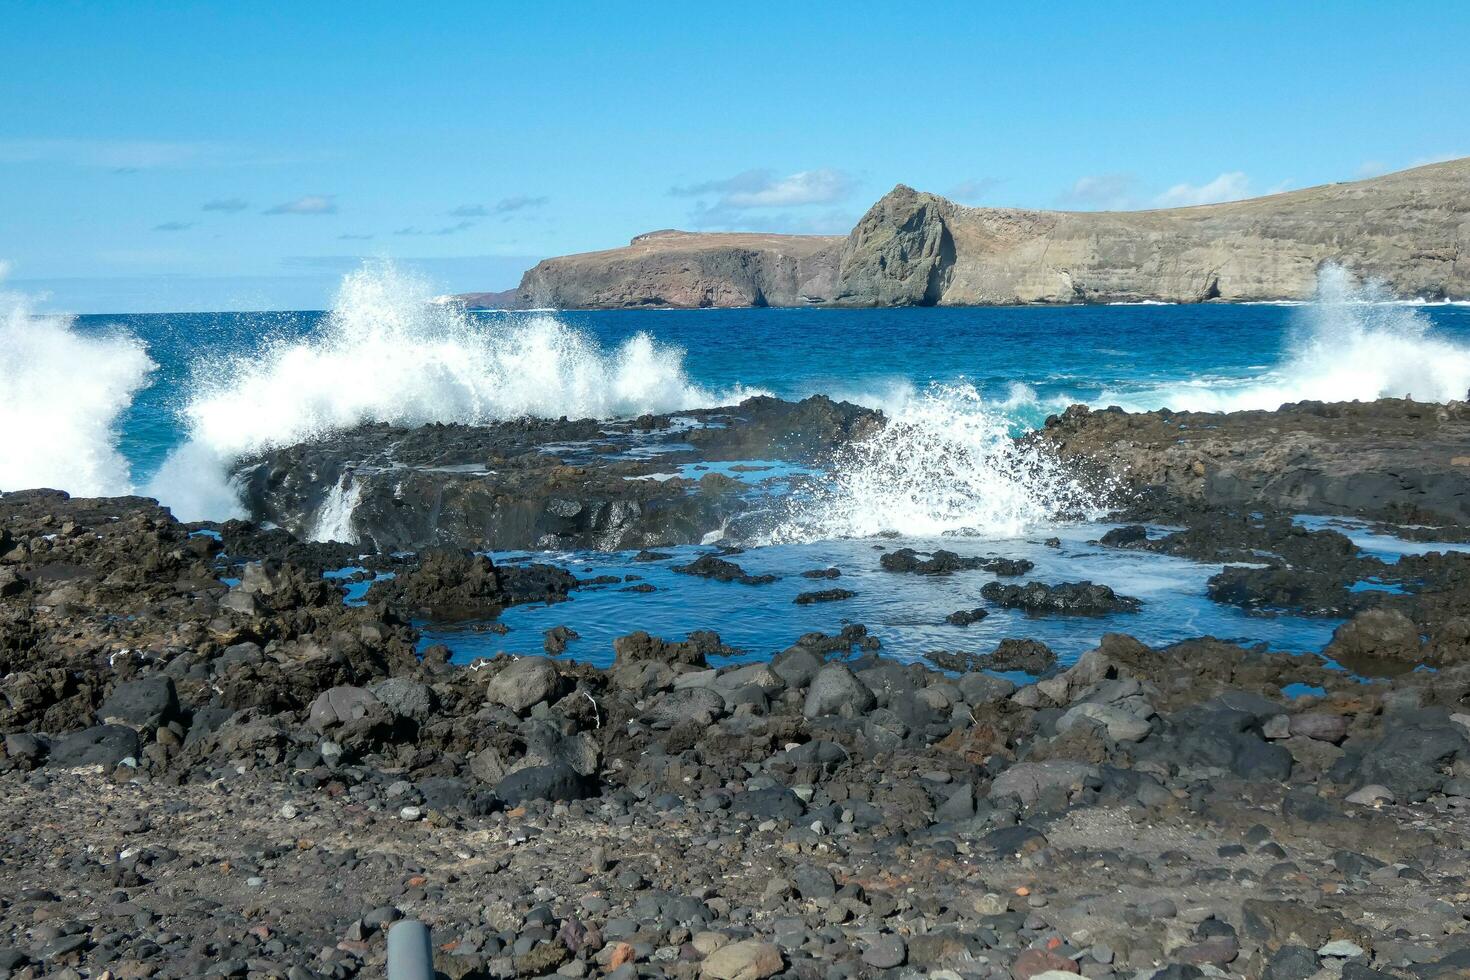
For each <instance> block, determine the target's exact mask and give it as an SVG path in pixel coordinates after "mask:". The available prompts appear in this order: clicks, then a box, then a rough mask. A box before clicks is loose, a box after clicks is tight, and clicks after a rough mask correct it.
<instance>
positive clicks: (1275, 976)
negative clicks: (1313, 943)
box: [1261, 946, 1318, 980]
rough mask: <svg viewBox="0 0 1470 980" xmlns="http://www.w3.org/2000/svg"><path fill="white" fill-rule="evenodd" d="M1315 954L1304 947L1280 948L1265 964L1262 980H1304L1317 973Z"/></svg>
mask: <svg viewBox="0 0 1470 980" xmlns="http://www.w3.org/2000/svg"><path fill="white" fill-rule="evenodd" d="M1317 965H1318V959H1317V953H1316V952H1315V951H1314V950H1311V949H1308V948H1307V947H1305V946H1282V947H1281V948H1280V949H1278V950H1277V951H1276V952H1275V953H1273V954H1272V955H1271V958H1270V959H1269V960H1268V961H1267V962H1266V969H1265V972H1263V973H1262V974H1261V976H1262V978H1263V980H1306V978H1307V977H1310V976H1312V975H1313V974H1314V973H1316V972H1317Z"/></svg>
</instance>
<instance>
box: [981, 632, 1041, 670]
mask: <svg viewBox="0 0 1470 980" xmlns="http://www.w3.org/2000/svg"><path fill="white" fill-rule="evenodd" d="M979 665H980V667H981V668H983V669H986V670H1021V671H1025V672H1026V673H1028V674H1044V673H1046V672H1047V671H1049V670H1051V669H1052V668H1054V667H1055V666H1056V665H1057V655H1056V651H1054V650H1052V648H1051V647H1049V646H1047V645H1046V644H1045V643H1042V642H1041V641H1040V640H1019V639H1016V638H1014V637H1006V638H1005V639H1003V640H1001V641H1000V643H998V644H996V647H995V652H994V653H991V654H987V655H986V656H984V657H981V658H980V664H979Z"/></svg>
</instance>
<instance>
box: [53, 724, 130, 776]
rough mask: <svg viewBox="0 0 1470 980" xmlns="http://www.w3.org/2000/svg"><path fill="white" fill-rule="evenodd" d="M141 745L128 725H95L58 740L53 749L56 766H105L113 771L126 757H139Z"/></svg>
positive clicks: (54, 764)
mask: <svg viewBox="0 0 1470 980" xmlns="http://www.w3.org/2000/svg"><path fill="white" fill-rule="evenodd" d="M141 749H142V746H141V744H140V743H139V741H138V733H137V732H136V731H134V730H133V729H131V728H129V727H128V726H127V725H95V726H93V727H92V728H87V729H84V730H82V731H80V732H73V733H72V734H70V735H65V736H63V737H62V738H60V739H58V740H57V741H56V742H54V743H53V744H52V746H51V757H50V762H51V764H52V765H53V766H61V767H63V768H68V769H70V768H75V767H77V766H104V767H107V768H112V767H113V766H116V765H117V764H118V763H119V762H122V760H124V759H127V758H137V757H138V753H139V751H141Z"/></svg>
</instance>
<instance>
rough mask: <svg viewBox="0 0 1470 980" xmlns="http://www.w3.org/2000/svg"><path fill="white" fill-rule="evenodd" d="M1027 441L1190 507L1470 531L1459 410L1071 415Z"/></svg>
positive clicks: (1073, 411) (1469, 458) (1363, 406)
mask: <svg viewBox="0 0 1470 980" xmlns="http://www.w3.org/2000/svg"><path fill="white" fill-rule="evenodd" d="M1033 438H1034V439H1035V440H1036V441H1037V442H1039V443H1042V444H1045V445H1047V446H1049V447H1051V448H1052V449H1053V450H1054V451H1056V452H1057V453H1058V455H1060V456H1061V457H1062V458H1063V459H1064V460H1069V461H1072V462H1074V463H1076V464H1078V465H1079V466H1082V467H1084V468H1091V469H1093V470H1094V471H1095V472H1097V471H1101V472H1102V473H1105V474H1107V475H1108V476H1110V477H1113V478H1118V479H1122V480H1123V481H1125V482H1126V483H1127V484H1128V485H1129V486H1131V487H1134V488H1146V487H1152V488H1161V489H1163V490H1165V491H1167V492H1168V493H1169V494H1171V495H1172V496H1175V497H1177V498H1180V499H1182V500H1188V501H1192V502H1195V503H1202V504H1209V505H1214V506H1226V507H1237V508H1245V507H1253V506H1261V505H1265V506H1269V507H1271V508H1273V509H1280V510H1288V511H1294V512H1297V513H1306V514H1345V515H1351V516H1355V517H1365V518H1371V519H1374V520H1383V521H1390V522H1393V523H1396V524H1427V525H1440V526H1442V525H1452V526H1453V525H1462V526H1463V525H1467V524H1470V493H1467V492H1466V489H1467V483H1470V454H1467V452H1466V449H1467V447H1470V404H1467V403H1465V402H1451V403H1449V404H1445V405H1441V404H1433V403H1424V402H1415V401H1410V400H1406V399H1397V398H1385V399H1381V400H1379V401H1374V402H1347V403H1341V402H1339V403H1323V402H1300V403H1297V404H1292V405H1285V406H1282V407H1281V408H1280V409H1279V410H1277V411H1275V412H1260V411H1255V412H1231V413H1228V414H1221V413H1211V412H1171V411H1167V410H1166V411H1160V412H1145V413H1134V414H1130V413H1127V412H1124V411H1122V410H1120V409H1113V408H1110V409H1106V410H1103V411H1095V410H1090V409H1088V408H1087V407H1086V406H1082V405H1074V406H1073V407H1071V408H1069V409H1067V411H1066V412H1064V413H1063V414H1061V415H1057V416H1053V417H1052V418H1050V419H1048V420H1047V422H1046V425H1045V427H1044V428H1042V429H1041V430H1039V431H1038V432H1037V433H1036V434H1035V435H1034V437H1033ZM1449 530H1450V532H1451V533H1453V531H1454V528H1453V527H1451V528H1450V529H1449Z"/></svg>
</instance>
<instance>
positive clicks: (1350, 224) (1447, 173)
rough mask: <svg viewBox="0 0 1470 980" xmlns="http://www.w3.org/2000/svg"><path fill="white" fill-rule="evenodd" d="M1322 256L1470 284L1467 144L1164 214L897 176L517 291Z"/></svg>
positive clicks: (712, 298)
mask: <svg viewBox="0 0 1470 980" xmlns="http://www.w3.org/2000/svg"><path fill="white" fill-rule="evenodd" d="M1328 262H1337V263H1341V264H1342V265H1345V266H1346V267H1348V268H1349V269H1350V270H1351V271H1353V272H1354V273H1356V274H1357V275H1358V276H1360V277H1363V278H1371V279H1375V280H1379V281H1381V282H1383V283H1384V284H1385V285H1386V287H1387V288H1388V289H1389V290H1390V291H1392V292H1393V293H1395V294H1397V295H1399V296H1402V297H1423V298H1426V299H1443V298H1453V299H1464V298H1470V158H1467V159H1462V160H1452V161H1449V162H1447V163H1438V164H1433V165H1430V166H1426V167H1418V168H1415V169H1413V170H1405V171H1402V172H1400V173H1395V174H1388V175H1385V176H1382V177H1375V178H1372V179H1370V180H1362V181H1356V182H1351V183H1338V184H1327V185H1323V186H1321V187H1312V188H1307V189H1305V190H1299V191H1290V192H1287V193H1283V194H1273V195H1270V196H1268V197H1259V198H1253V199H1251V200H1247V201H1235V202H1231V203H1227V204H1211V205H1205V206H1201V207H1189V208H1171V209H1165V210H1154V211H1129V212H1117V211H1112V212H1103V211H1097V212H1093V211H1086V212H1084V211H1030V210H1023V209H1018V208H971V207H964V206H962V205H959V204H955V203H954V202H952V201H949V200H946V199H945V198H942V197H938V196H936V195H933V194H926V193H922V192H920V191H915V190H913V189H911V188H908V187H904V186H902V185H900V186H898V187H896V188H894V189H893V190H892V191H890V192H889V193H888V194H887V195H885V196H884V197H883V198H882V199H881V200H879V201H878V202H877V203H876V204H874V205H873V207H872V208H870V209H869V210H868V213H867V214H865V215H864V216H863V217H862V219H861V220H860V221H859V222H858V224H857V226H856V227H855V228H854V229H853V230H852V233H851V234H849V235H848V236H847V238H845V239H841V238H825V237H815V236H792V235H757V234H691V233H685V232H672V231H664V232H654V233H653V234H650V235H643V236H640V237H638V238H636V239H634V240H633V243H632V244H630V245H629V246H627V247H625V248H618V249H611V250H609V251H604V252H590V253H586V254H582V255H570V256H564V257H562V258H555V259H547V260H546V261H544V262H541V263H540V264H538V265H537V266H536V267H535V268H534V269H532V270H530V271H529V272H527V273H526V275H525V278H524V279H523V280H522V282H521V286H520V289H519V290H517V291H516V294H515V298H514V305H520V306H555V307H562V308H609V307H639V306H675V307H707V306H930V305H947V306H966V305H991V304H994V305H1007V304H1021V303H1109V302H1129V301H1144V300H1161V301H1166V302H1185V303H1189V302H1202V301H1206V300H1235V301H1247V300H1274V299H1305V298H1308V297H1310V296H1311V294H1312V291H1313V288H1314V285H1315V282H1316V275H1317V271H1318V270H1319V269H1320V268H1321V266H1322V265H1323V264H1324V263H1328ZM499 305H505V304H504V303H503V302H502V303H500V304H499Z"/></svg>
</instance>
